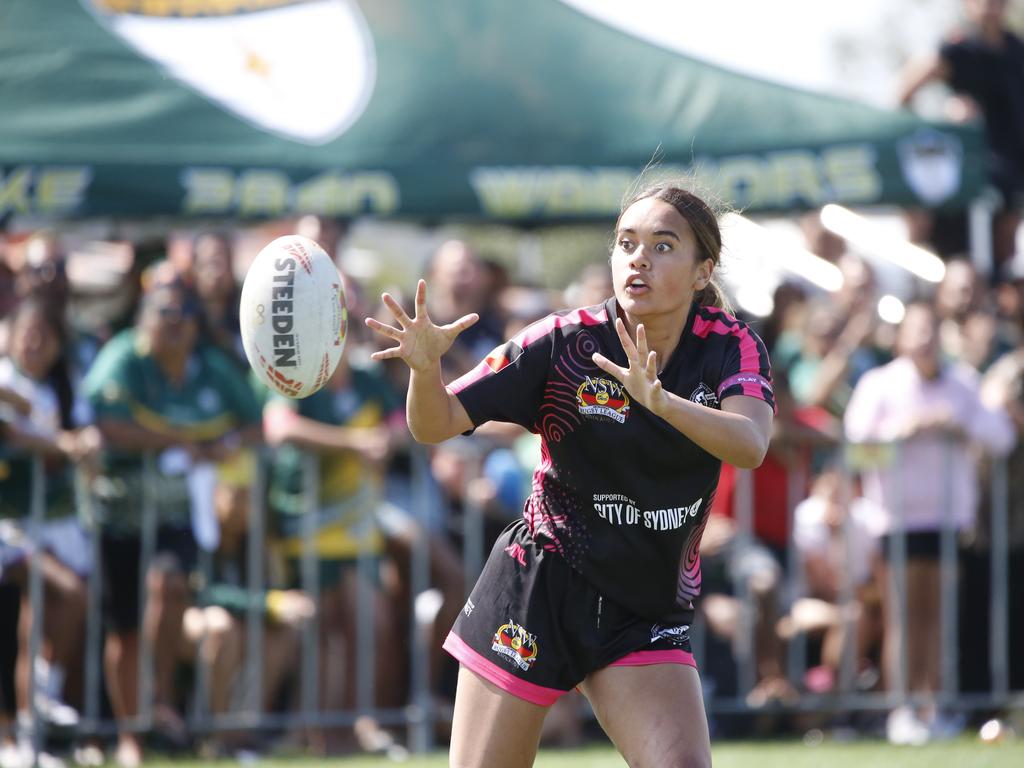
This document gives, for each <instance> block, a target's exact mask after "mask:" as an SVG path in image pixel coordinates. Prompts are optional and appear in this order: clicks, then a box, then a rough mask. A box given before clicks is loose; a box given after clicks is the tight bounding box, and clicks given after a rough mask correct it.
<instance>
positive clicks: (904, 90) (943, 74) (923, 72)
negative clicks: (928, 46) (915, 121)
mask: <svg viewBox="0 0 1024 768" xmlns="http://www.w3.org/2000/svg"><path fill="white" fill-rule="evenodd" d="M950 74H951V72H950V67H949V62H947V61H946V60H945V59H943V58H942V57H941V56H939V55H938V54H933V55H932V56H930V57H929V58H927V59H922V60H920V61H916V62H913V63H911V64H910V65H909V66H908V67H907V69H906V71H905V72H904V73H903V76H902V78H901V81H900V89H899V93H898V95H897V98H898V99H899V103H900V106H902V107H906V106H909V104H910V102H911V100H913V98H914V96H915V95H916V94H917V92H918V91H919V90H921V89H922V88H923V87H924V86H925V85H927V84H928V83H931V82H934V81H935V80H942V81H943V82H949V78H950Z"/></svg>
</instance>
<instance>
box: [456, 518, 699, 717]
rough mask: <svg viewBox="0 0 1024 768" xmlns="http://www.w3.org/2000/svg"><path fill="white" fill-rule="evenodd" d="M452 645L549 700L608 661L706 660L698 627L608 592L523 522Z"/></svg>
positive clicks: (499, 551)
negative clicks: (697, 640) (699, 656)
mask: <svg viewBox="0 0 1024 768" xmlns="http://www.w3.org/2000/svg"><path fill="white" fill-rule="evenodd" d="M444 648H445V650H446V651H448V653H450V654H451V655H452V656H454V657H455V658H456V659H457V660H458V661H459V662H460V663H461V664H462V665H463V666H465V667H467V668H468V669H470V670H472V671H473V672H475V673H476V674H478V675H480V676H481V677H482V678H484V679H485V680H487V681H489V682H491V683H493V684H494V685H496V686H497V687H498V688H500V689H502V690H503V691H507V692H508V693H511V694H513V695H514V696H518V697H519V698H521V699H525V700H526V701H529V702H532V703H534V704H539V705H541V706H550V705H551V704H554V703H555V701H556V700H557V699H558V698H559V697H560V696H562V695H564V694H566V693H568V692H569V691H571V690H572V689H573V688H575V687H576V686H577V685H579V684H580V683H581V682H583V680H584V679H585V678H586V677H587V675H589V674H590V673H591V672H594V671H595V670H598V669H601V668H603V667H609V666H645V665H649V664H685V665H688V666H692V667H696V666H697V665H696V663H695V662H694V660H693V654H692V653H691V652H690V638H689V626H687V625H685V624H684V625H677V626H673V625H671V624H659V623H655V622H651V621H650V620H646V619H642V618H640V617H638V616H637V615H636V614H634V613H632V612H631V611H629V610H628V609H626V608H624V607H622V606H621V605H619V604H617V603H613V602H611V601H610V600H608V599H607V598H605V597H603V596H602V595H601V594H600V593H599V592H598V591H597V590H595V589H594V588H593V587H592V586H591V585H590V582H588V581H587V580H586V579H585V578H584V577H583V576H582V575H580V574H579V573H578V572H577V571H575V570H573V569H572V568H571V567H570V566H569V565H568V564H567V563H566V562H565V560H564V559H563V558H562V556H561V555H559V554H558V553H557V552H553V551H547V550H545V549H544V548H543V547H542V546H541V545H540V544H538V543H537V542H535V541H534V540H533V538H532V537H531V536H530V534H529V533H528V532H527V529H526V525H525V523H523V522H522V521H519V522H516V523H513V524H512V525H510V526H509V527H508V528H506V529H505V530H504V531H503V532H502V534H501V535H500V536H499V537H498V540H497V542H496V543H495V545H494V549H492V550H491V554H490V557H488V558H487V563H486V564H485V565H484V569H483V573H481V574H480V578H479V580H478V581H477V583H476V586H475V587H473V591H472V593H471V594H470V596H469V599H468V600H467V601H466V604H465V606H463V608H462V613H460V614H459V618H458V619H457V620H456V622H455V626H454V627H452V631H451V632H450V633H449V634H448V637H447V639H446V640H445V642H444Z"/></svg>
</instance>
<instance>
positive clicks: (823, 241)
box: [800, 211, 846, 264]
mask: <svg viewBox="0 0 1024 768" xmlns="http://www.w3.org/2000/svg"><path fill="white" fill-rule="evenodd" d="M800 230H801V232H802V233H803V236H804V243H806V245H807V250H809V251H810V252H811V253H813V254H814V255H815V256H820V257H821V258H823V259H825V261H831V262H832V263H833V264H836V263H838V262H839V260H840V258H841V257H842V256H843V254H845V253H846V241H845V240H844V239H843V238H841V237H840V236H839V235H837V234H835V233H834V232H831V231H830V230H828V229H826V228H825V226H824V225H823V224H822V223H821V213H820V212H819V211H811V212H809V213H806V214H804V215H803V216H801V217H800Z"/></svg>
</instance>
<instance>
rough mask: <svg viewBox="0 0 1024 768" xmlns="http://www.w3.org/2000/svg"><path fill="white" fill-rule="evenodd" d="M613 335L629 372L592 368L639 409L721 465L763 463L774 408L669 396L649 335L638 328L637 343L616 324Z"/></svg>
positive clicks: (598, 359) (606, 364)
mask: <svg viewBox="0 0 1024 768" xmlns="http://www.w3.org/2000/svg"><path fill="white" fill-rule="evenodd" d="M615 329H616V331H617V332H618V334H619V340H620V341H621V342H622V347H623V349H624V350H625V352H626V358H627V359H628V360H629V368H622V367H621V366H619V365H616V364H615V363H613V362H612V361H611V360H609V359H608V358H606V357H604V356H603V355H601V354H595V355H594V358H593V359H594V363H596V364H597V366H598V367H600V368H601V369H602V370H604V371H606V372H608V373H610V374H611V375H612V376H615V377H616V378H617V379H618V380H619V381H621V382H622V383H623V384H624V385H625V386H626V390H627V391H628V392H629V394H630V395H632V397H633V399H634V400H636V401H637V402H638V403H640V405H642V406H644V407H645V408H647V409H648V410H649V411H651V412H652V413H654V414H655V415H656V416H660V417H661V418H663V419H664V420H665V421H667V422H668V423H669V424H671V425H672V426H673V427H675V428H676V429H678V430H679V431H680V432H682V433H683V434H684V435H686V436H687V437H688V438H690V439H691V440H692V441H693V442H695V443H696V444H697V445H699V446H700V447H701V448H703V449H704V450H705V451H707V452H708V453H710V454H711V455H712V456H714V457H715V458H717V459H721V460H722V461H726V462H728V463H729V464H732V465H733V466H736V467H739V468H740V469H754V468H756V467H759V466H760V465H761V462H762V461H764V457H765V454H766V453H767V452H768V441H769V439H770V438H771V432H772V418H773V411H772V407H771V406H770V405H769V404H768V403H766V402H764V401H762V400H758V399H757V398H754V397H747V396H745V395H736V396H733V397H727V398H725V399H724V400H722V405H721V408H722V409H721V410H720V411H717V410H715V409H714V408H708V407H707V406H704V405H699V404H697V403H694V402H691V401H690V400H686V399H684V398H682V397H679V396H678V395H674V394H672V393H671V392H666V391H665V390H664V389H663V388H662V386H661V381H660V380H659V379H658V361H657V355H656V354H655V353H654V352H653V351H649V350H648V348H647V332H646V331H645V330H644V327H643V325H639V326H637V332H636V336H637V338H636V343H635V344H634V343H633V340H632V339H631V338H629V333H628V332H627V331H626V326H625V325H624V324H623V322H622V320H621V319H616V321H615Z"/></svg>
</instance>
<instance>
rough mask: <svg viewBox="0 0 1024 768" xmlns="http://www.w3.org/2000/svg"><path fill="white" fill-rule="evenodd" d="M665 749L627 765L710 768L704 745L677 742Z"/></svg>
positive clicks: (662, 767) (636, 767) (706, 748)
mask: <svg viewBox="0 0 1024 768" xmlns="http://www.w3.org/2000/svg"><path fill="white" fill-rule="evenodd" d="M666 747H667V748H666V749H665V750H664V751H663V752H662V753H661V754H660V755H654V756H650V755H648V756H646V759H643V760H638V761H635V762H634V761H629V764H630V766H631V767H632V766H635V768H711V749H710V746H709V745H708V744H706V743H704V744H694V743H692V741H690V740H686V741H684V740H679V741H677V742H675V743H674V744H671V745H666Z"/></svg>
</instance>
